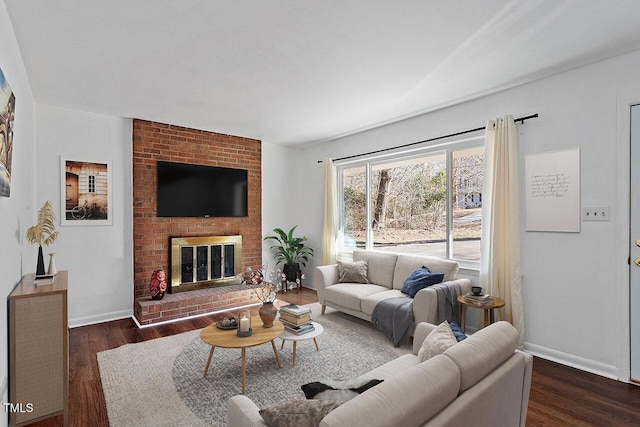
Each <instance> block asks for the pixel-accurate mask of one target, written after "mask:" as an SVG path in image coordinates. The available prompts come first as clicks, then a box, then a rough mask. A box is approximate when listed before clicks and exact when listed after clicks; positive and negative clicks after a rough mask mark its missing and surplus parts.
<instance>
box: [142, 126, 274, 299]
mask: <svg viewBox="0 0 640 427" xmlns="http://www.w3.org/2000/svg"><path fill="white" fill-rule="evenodd" d="M158 160H162V161H168V162H178V163H192V164H199V165H207V166H219V167H229V168H239V169H247V170H248V178H249V182H248V187H249V194H248V196H249V200H248V202H249V216H247V217H241V218H158V217H157V216H156V182H157V177H156V162H157V161H158ZM261 165H262V152H261V143H260V141H258V140H255V139H249V138H243V137H239V136H232V135H224V134H219V133H213V132H205V131H202V130H197V129H189V128H184V127H180V126H173V125H167V124H162V123H154V122H149V121H145V120H137V119H136V120H134V121H133V245H134V247H133V263H134V264H133V267H134V273H133V275H134V298H139V297H142V296H148V295H149V280H150V279H151V273H152V272H153V270H157V269H158V268H164V269H165V271H166V273H167V275H168V274H169V270H170V268H171V266H170V258H169V255H170V254H169V252H170V247H169V246H170V238H171V237H195V236H224V235H241V236H242V252H243V264H244V265H243V268H246V267H247V266H251V267H254V268H255V267H260V265H262V166H261Z"/></svg>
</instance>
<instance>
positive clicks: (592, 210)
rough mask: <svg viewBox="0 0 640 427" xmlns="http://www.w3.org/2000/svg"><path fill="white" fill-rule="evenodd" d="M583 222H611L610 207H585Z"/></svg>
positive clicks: (583, 209)
mask: <svg viewBox="0 0 640 427" xmlns="http://www.w3.org/2000/svg"><path fill="white" fill-rule="evenodd" d="M582 220H583V221H609V207H608V206H601V207H583V208H582Z"/></svg>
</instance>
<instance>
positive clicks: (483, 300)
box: [464, 294, 494, 306]
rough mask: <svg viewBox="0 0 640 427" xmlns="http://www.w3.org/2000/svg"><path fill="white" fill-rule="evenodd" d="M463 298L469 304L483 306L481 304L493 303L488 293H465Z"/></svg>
mask: <svg viewBox="0 0 640 427" xmlns="http://www.w3.org/2000/svg"><path fill="white" fill-rule="evenodd" d="M464 300H465V301H466V302H470V303H471V304H475V305H479V306H483V305H493V302H494V301H493V298H491V297H490V296H489V295H488V294H480V295H473V294H466V295H465V296H464Z"/></svg>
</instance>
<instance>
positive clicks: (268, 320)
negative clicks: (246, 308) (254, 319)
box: [258, 302, 278, 328]
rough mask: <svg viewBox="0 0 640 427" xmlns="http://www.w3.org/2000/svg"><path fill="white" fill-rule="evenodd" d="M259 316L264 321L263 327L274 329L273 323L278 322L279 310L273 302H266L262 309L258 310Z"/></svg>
mask: <svg viewBox="0 0 640 427" xmlns="http://www.w3.org/2000/svg"><path fill="white" fill-rule="evenodd" d="M258 314H259V315H260V319H261V320H262V326H264V327H265V328H272V327H273V321H274V320H276V314H278V309H277V308H276V307H275V306H274V305H273V303H272V302H265V303H263V304H262V307H260V310H258Z"/></svg>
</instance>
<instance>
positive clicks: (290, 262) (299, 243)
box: [264, 225, 313, 282]
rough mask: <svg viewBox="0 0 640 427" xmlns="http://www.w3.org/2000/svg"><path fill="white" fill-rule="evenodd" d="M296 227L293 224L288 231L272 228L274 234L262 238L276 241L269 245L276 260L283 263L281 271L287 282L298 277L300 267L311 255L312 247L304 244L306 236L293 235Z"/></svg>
mask: <svg viewBox="0 0 640 427" xmlns="http://www.w3.org/2000/svg"><path fill="white" fill-rule="evenodd" d="M296 227H297V225H295V226H293V228H292V229H291V230H289V232H288V233H285V232H284V231H283V230H282V229H280V228H274V229H273V231H274V232H275V233H276V234H275V235H272V236H267V237H265V238H264V240H275V241H276V242H277V243H278V244H277V245H273V246H271V250H272V251H273V252H274V254H275V258H276V262H277V263H278V264H283V267H282V272H283V273H284V275H285V277H286V279H287V281H288V282H295V281H296V280H297V279H299V278H300V275H301V273H302V269H301V267H306V266H307V262H309V259H310V258H311V257H312V256H313V249H312V248H310V247H309V246H306V245H305V244H304V242H305V241H306V240H307V238H306V237H304V236H303V237H294V236H293V232H294V231H295V229H296Z"/></svg>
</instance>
